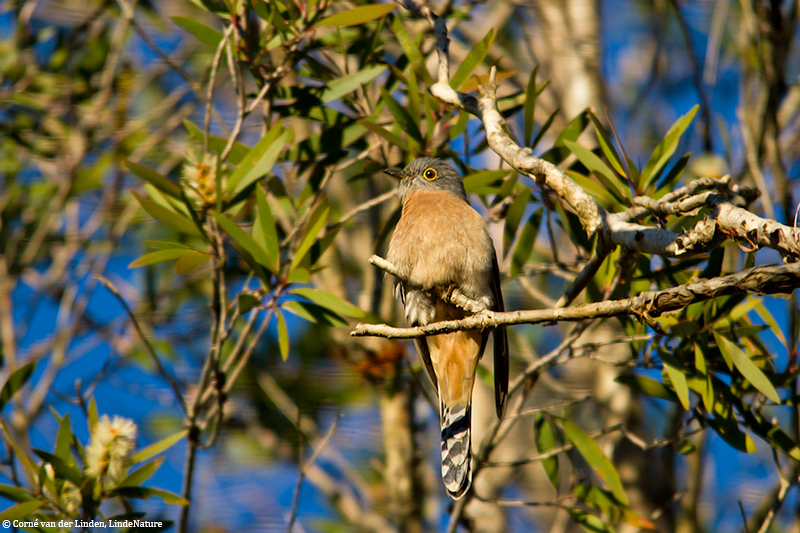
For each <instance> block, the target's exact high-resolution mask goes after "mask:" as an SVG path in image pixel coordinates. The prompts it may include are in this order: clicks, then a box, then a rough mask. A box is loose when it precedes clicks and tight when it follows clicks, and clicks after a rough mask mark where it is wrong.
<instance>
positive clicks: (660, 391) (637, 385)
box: [614, 374, 676, 402]
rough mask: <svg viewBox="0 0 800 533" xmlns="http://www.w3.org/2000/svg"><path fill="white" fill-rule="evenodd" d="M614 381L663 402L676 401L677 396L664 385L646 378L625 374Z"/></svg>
mask: <svg viewBox="0 0 800 533" xmlns="http://www.w3.org/2000/svg"><path fill="white" fill-rule="evenodd" d="M614 381H616V382H617V383H622V384H623V385H627V386H628V387H630V388H632V389H633V390H635V391H638V392H642V393H644V394H647V395H648V396H652V397H654V398H661V399H662V400H669V401H670V402H674V401H675V400H676V397H675V394H674V393H673V392H672V391H670V390H669V389H668V388H666V387H665V386H664V384H663V383H659V382H658V381H656V380H654V379H651V378H648V377H646V376H639V375H636V374H625V375H622V376H619V377H617V378H615V379H614Z"/></svg>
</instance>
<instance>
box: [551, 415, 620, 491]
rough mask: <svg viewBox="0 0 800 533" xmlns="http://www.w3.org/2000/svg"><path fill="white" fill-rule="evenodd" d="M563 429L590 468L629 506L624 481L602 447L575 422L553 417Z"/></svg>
mask: <svg viewBox="0 0 800 533" xmlns="http://www.w3.org/2000/svg"><path fill="white" fill-rule="evenodd" d="M553 418H554V419H555V420H557V421H558V423H559V424H560V425H561V427H562V428H563V429H564V434H565V435H566V437H567V438H568V439H569V441H570V442H571V443H572V444H573V445H574V446H575V448H576V449H577V450H578V452H580V454H581V455H582V456H583V458H584V459H586V462H587V463H589V466H591V467H592V469H593V470H594V471H595V472H596V473H597V476H598V477H599V478H600V479H601V480H603V482H604V483H605V484H606V486H607V487H608V488H609V489H610V490H611V493H612V494H614V497H616V498H617V500H618V501H619V502H620V503H622V504H623V505H628V496H627V495H626V494H625V489H624V488H623V487H622V481H620V479H619V474H618V473H617V469H616V468H614V464H613V463H612V462H611V461H610V460H609V459H608V457H606V456H605V454H604V453H603V450H601V449H600V446H598V445H597V443H596V442H595V441H594V440H593V439H592V438H591V437H590V436H589V435H587V434H586V433H585V432H584V431H583V430H582V429H581V428H579V427H578V426H577V425H575V424H574V423H573V422H571V421H569V420H567V419H565V418H556V417H553Z"/></svg>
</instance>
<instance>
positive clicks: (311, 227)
mask: <svg viewBox="0 0 800 533" xmlns="http://www.w3.org/2000/svg"><path fill="white" fill-rule="evenodd" d="M329 212H330V207H328V203H327V202H325V201H324V202H322V203H320V204H319V205H318V206H317V207H316V208H315V209H314V212H313V213H311V216H310V217H309V218H308V224H306V231H305V234H304V235H303V240H302V241H300V245H299V246H298V247H297V252H295V254H294V258H293V259H292V265H291V267H290V268H289V270H290V271H291V270H294V269H295V268H296V267H297V265H299V264H300V261H302V260H303V258H304V257H305V256H306V254H307V253H308V251H309V250H310V249H311V245H312V244H314V241H315V240H316V239H317V235H318V234H319V232H320V230H322V227H323V226H325V222H326V221H327V220H328V213H329Z"/></svg>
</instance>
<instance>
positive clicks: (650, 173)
mask: <svg viewBox="0 0 800 533" xmlns="http://www.w3.org/2000/svg"><path fill="white" fill-rule="evenodd" d="M698 109H700V106H699V105H695V106H694V107H693V108H692V109H690V110H689V112H688V113H686V114H685V115H683V116H682V117H681V118H679V119H678V120H677V121H675V124H673V125H672V127H671V128H670V129H669V131H668V132H667V135H666V136H665V137H664V140H662V141H661V142H660V143H658V146H656V147H655V149H654V150H653V153H652V154H651V155H650V159H648V160H647V164H646V165H645V166H644V170H642V176H641V180H642V183H644V190H647V189H649V188H650V187H651V186H652V185H653V184H655V182H656V180H657V179H658V177H659V176H660V175H661V171H662V170H664V165H666V164H667V161H669V158H670V157H672V154H674V153H675V149H676V148H677V147H678V142H679V141H680V140H681V136H682V135H683V132H684V131H686V128H688V127H689V124H691V123H692V119H694V116H695V114H697V110H698Z"/></svg>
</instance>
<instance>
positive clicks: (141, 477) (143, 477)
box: [119, 455, 165, 487]
mask: <svg viewBox="0 0 800 533" xmlns="http://www.w3.org/2000/svg"><path fill="white" fill-rule="evenodd" d="M164 459H165V457H164V456H163V455H162V456H161V457H158V458H156V459H155V460H153V461H150V462H149V463H147V464H146V465H144V466H142V467H140V468H137V469H136V470H134V471H133V472H131V473H130V474H128V476H127V477H126V478H125V479H123V480H122V481H121V482H120V484H119V486H120V487H136V486H138V485H141V484H142V483H144V482H145V481H147V480H148V479H150V477H151V476H152V475H153V474H155V473H156V470H158V469H159V467H160V466H161V463H163V462H164Z"/></svg>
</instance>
